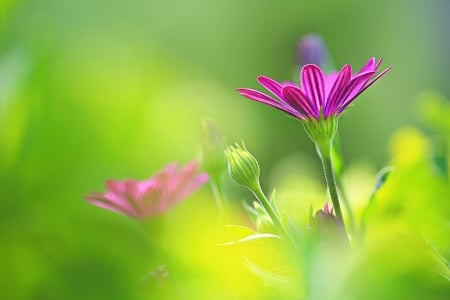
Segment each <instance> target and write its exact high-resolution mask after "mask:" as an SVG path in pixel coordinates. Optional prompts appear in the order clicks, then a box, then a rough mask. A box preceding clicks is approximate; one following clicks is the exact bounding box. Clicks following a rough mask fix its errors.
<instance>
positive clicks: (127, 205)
mask: <svg viewBox="0 0 450 300" xmlns="http://www.w3.org/2000/svg"><path fill="white" fill-rule="evenodd" d="M197 168H198V163H197V162H196V161H192V162H190V163H188V164H187V165H185V166H184V167H181V168H178V167H177V164H175V163H172V164H169V165H167V166H166V167H165V168H164V169H163V170H161V171H160V172H158V173H157V174H156V175H154V176H153V177H151V178H149V179H147V180H144V181H136V180H124V181H115V180H108V181H107V182H106V189H107V191H106V193H104V194H101V193H96V192H94V193H91V194H89V195H87V196H86V197H85V199H86V201H88V202H89V203H91V204H93V205H95V206H98V207H101V208H105V209H108V210H112V211H115V212H118V213H120V214H123V215H126V216H129V217H132V218H135V219H143V218H148V217H151V216H154V215H159V214H162V213H164V212H165V211H167V210H168V209H169V208H170V207H171V206H172V205H174V204H175V203H177V202H179V201H181V200H183V199H184V198H186V197H187V196H188V195H189V194H191V193H192V192H193V191H195V190H196V189H198V188H199V187H200V186H202V185H203V184H204V183H205V182H206V181H207V180H208V175H207V174H206V173H198V172H197Z"/></svg>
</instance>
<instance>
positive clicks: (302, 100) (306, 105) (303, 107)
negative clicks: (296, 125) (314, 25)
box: [282, 85, 319, 119]
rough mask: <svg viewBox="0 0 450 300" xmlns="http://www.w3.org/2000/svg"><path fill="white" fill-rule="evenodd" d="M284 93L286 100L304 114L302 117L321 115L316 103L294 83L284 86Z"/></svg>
mask: <svg viewBox="0 0 450 300" xmlns="http://www.w3.org/2000/svg"><path fill="white" fill-rule="evenodd" d="M282 93H283V97H284V98H285V99H286V101H288V103H289V104H290V105H291V106H292V107H294V108H295V109H297V110H298V111H299V112H300V113H301V114H302V119H308V117H314V118H317V117H318V116H319V112H318V111H317V110H316V108H315V105H314V104H313V103H312V102H311V100H310V99H309V98H308V96H306V95H305V94H304V93H303V92H302V91H301V90H300V89H299V88H298V87H296V86H292V85H288V86H285V87H283V90H282Z"/></svg>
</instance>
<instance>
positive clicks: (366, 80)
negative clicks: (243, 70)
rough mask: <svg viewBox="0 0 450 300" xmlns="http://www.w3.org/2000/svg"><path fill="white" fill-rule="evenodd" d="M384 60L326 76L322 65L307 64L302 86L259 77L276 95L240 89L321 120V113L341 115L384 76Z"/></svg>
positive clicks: (302, 117) (288, 110) (301, 117)
mask: <svg viewBox="0 0 450 300" xmlns="http://www.w3.org/2000/svg"><path fill="white" fill-rule="evenodd" d="M380 64H381V59H380V60H378V61H376V60H375V58H373V57H372V58H370V59H369V60H368V61H367V62H366V64H365V65H364V66H363V67H362V68H361V69H360V70H359V71H358V72H356V73H355V72H353V70H352V68H351V67H350V65H348V64H347V65H344V66H343V67H342V69H341V70H340V71H339V72H338V73H335V72H332V73H330V74H327V75H325V74H324V73H323V71H322V70H321V69H320V67H319V66H317V65H314V64H308V65H305V66H303V68H302V69H301V72H300V83H301V84H300V85H296V84H294V83H292V82H284V83H280V82H277V81H275V80H273V79H271V78H269V77H266V76H258V78H257V79H258V82H259V84H260V85H261V86H262V87H264V88H265V89H266V90H268V91H269V92H270V93H271V94H272V95H273V96H269V95H267V94H265V93H261V92H259V91H256V90H253V89H247V88H239V89H237V91H238V92H239V93H240V94H241V95H242V96H244V97H246V98H248V99H250V100H253V101H256V102H260V103H263V104H266V105H269V106H272V107H274V108H276V109H278V110H281V111H283V112H285V113H287V114H288V115H291V116H293V117H294V118H296V119H299V120H301V121H307V120H310V119H316V120H319V119H320V118H321V116H323V117H324V118H325V119H327V118H329V117H339V116H340V115H341V114H342V112H343V111H344V110H345V109H346V108H347V107H348V106H349V105H350V104H351V103H352V102H353V100H355V98H356V97H358V96H359V95H360V94H361V93H362V92H364V91H365V90H366V89H367V88H369V87H370V86H371V85H372V84H373V83H374V82H375V81H377V80H378V79H379V78H381V77H382V76H383V75H384V74H386V72H387V71H389V70H390V69H391V67H388V68H386V69H384V70H383V71H381V72H380V73H379V74H378V75H376V73H377V70H378V67H379V66H380Z"/></svg>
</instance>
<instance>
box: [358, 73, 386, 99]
mask: <svg viewBox="0 0 450 300" xmlns="http://www.w3.org/2000/svg"><path fill="white" fill-rule="evenodd" d="M391 69H392V67H388V68H386V69H384V70H383V71H382V72H380V74H378V75H377V76H376V77H375V78H374V79H372V80H370V81H369V82H367V83H366V85H365V86H364V87H363V88H362V89H361V90H359V92H358V93H357V94H356V95H355V97H358V96H359V95H360V94H361V93H362V92H364V91H365V90H366V89H367V88H368V87H369V86H371V85H372V84H374V82H375V81H377V80H378V79H380V78H381V76H383V75H384V74H386V73H387V72H388V71H389V70H391Z"/></svg>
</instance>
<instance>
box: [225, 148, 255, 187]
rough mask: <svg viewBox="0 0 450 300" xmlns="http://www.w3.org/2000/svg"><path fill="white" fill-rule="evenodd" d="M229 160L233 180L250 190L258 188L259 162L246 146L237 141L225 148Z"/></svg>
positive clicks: (229, 170)
mask: <svg viewBox="0 0 450 300" xmlns="http://www.w3.org/2000/svg"><path fill="white" fill-rule="evenodd" d="M225 156H226V158H227V160H228V172H229V173H230V176H231V178H233V180H234V181H235V182H236V183H238V184H240V185H243V186H245V187H247V188H249V189H250V190H254V189H257V187H258V185H259V174H260V171H259V164H258V161H257V160H256V158H255V157H254V156H253V155H251V154H250V152H248V151H247V149H246V148H245V145H244V143H242V146H241V145H239V144H238V143H236V144H235V145H234V146H229V147H228V148H227V149H226V150H225Z"/></svg>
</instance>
